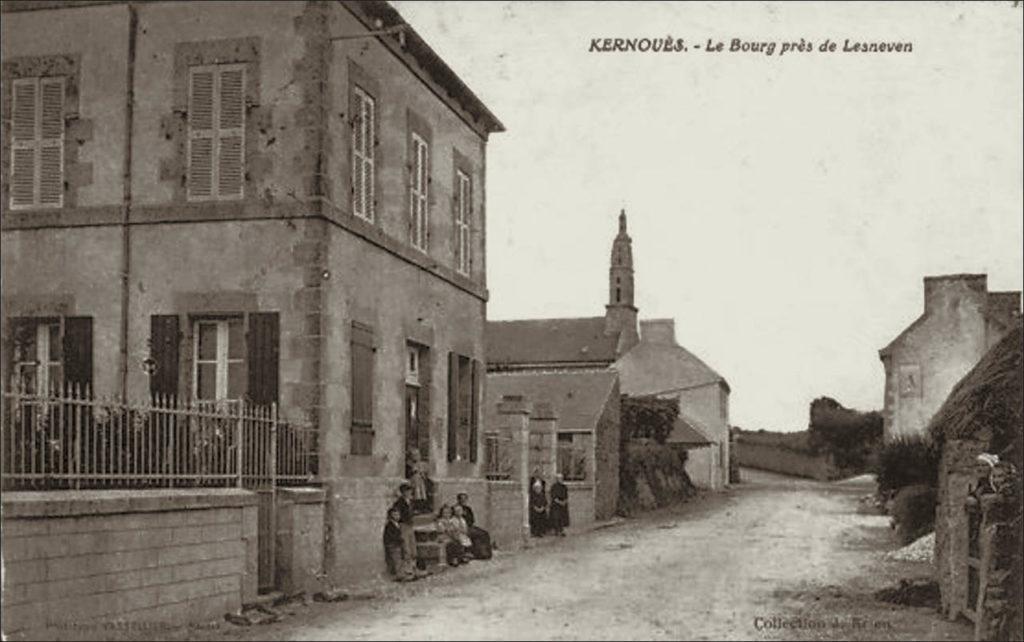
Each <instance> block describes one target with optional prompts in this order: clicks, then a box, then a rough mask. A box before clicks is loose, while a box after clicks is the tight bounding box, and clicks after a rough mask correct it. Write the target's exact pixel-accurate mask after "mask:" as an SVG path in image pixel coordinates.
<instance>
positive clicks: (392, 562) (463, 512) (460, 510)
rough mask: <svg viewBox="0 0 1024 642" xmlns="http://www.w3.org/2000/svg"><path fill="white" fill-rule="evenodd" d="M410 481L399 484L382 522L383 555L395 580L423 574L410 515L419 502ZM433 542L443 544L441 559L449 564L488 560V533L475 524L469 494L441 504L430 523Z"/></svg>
mask: <svg viewBox="0 0 1024 642" xmlns="http://www.w3.org/2000/svg"><path fill="white" fill-rule="evenodd" d="M414 490H415V489H414V487H413V485H412V484H409V483H403V484H402V485H401V486H400V487H399V497H398V499H397V500H396V501H395V503H394V504H392V505H391V507H390V508H389V509H388V520H387V523H386V524H385V525H384V554H385V559H386V561H387V565H388V573H390V574H391V576H392V577H393V578H395V580H397V581H399V582H407V581H411V580H416V579H419V578H421V577H424V576H426V575H427V573H426V571H425V569H424V568H423V565H422V564H420V562H419V560H418V559H417V555H416V533H415V530H414V524H413V516H414V515H415V514H416V513H417V512H418V511H417V510H416V509H417V508H419V507H420V504H419V503H418V502H417V500H416V499H414ZM434 526H435V531H436V534H437V542H438V543H439V544H440V545H442V546H444V550H445V558H446V559H447V562H448V564H449V565H451V566H459V565H461V564H466V563H468V562H469V561H471V560H474V559H490V557H491V536H490V534H489V533H488V532H487V531H486V530H484V529H482V528H480V527H479V526H477V525H476V517H475V516H474V514H473V509H472V508H471V507H470V506H469V495H467V494H466V493H459V494H458V495H457V497H456V503H455V504H454V505H451V504H444V505H442V506H441V508H440V510H439V511H438V512H437V519H436V521H435V523H434Z"/></svg>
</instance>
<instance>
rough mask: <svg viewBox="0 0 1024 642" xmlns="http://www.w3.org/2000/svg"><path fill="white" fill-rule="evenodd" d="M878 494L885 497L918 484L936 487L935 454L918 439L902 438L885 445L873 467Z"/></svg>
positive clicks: (928, 442)
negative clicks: (876, 479)
mask: <svg viewBox="0 0 1024 642" xmlns="http://www.w3.org/2000/svg"><path fill="white" fill-rule="evenodd" d="M874 472H875V474H876V475H877V478H878V494H879V495H881V496H882V497H889V496H891V495H892V494H893V493H895V492H896V491H898V490H900V489H901V488H906V487H908V486H913V485H917V484H922V485H925V486H929V487H931V488H936V487H937V486H938V476H939V450H938V448H936V447H935V444H934V443H933V442H932V441H931V440H930V439H926V438H922V437H904V438H900V439H896V440H893V441H890V442H888V443H886V444H885V445H884V446H882V447H881V449H880V450H879V451H878V454H877V457H876V464H875V470H874Z"/></svg>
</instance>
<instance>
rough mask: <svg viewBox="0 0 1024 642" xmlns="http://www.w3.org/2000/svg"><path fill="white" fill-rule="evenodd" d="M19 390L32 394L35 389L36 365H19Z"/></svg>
mask: <svg viewBox="0 0 1024 642" xmlns="http://www.w3.org/2000/svg"><path fill="white" fill-rule="evenodd" d="M21 391H22V392H25V393H28V394H34V393H35V391H36V367H35V366H32V365H22V366H21Z"/></svg>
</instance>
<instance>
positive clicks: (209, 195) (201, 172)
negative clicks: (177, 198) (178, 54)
mask: <svg viewBox="0 0 1024 642" xmlns="http://www.w3.org/2000/svg"><path fill="white" fill-rule="evenodd" d="M244 186H245V67H244V66H242V65H210V66H203V67H192V68H191V69H190V70H189V101H188V198H189V200H193V201H201V200H231V199H239V198H242V196H243V195H244Z"/></svg>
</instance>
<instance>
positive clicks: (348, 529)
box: [324, 477, 404, 587]
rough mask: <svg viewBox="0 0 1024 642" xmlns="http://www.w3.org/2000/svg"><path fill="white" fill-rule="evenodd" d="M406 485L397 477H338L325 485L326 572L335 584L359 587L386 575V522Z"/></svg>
mask: <svg viewBox="0 0 1024 642" xmlns="http://www.w3.org/2000/svg"><path fill="white" fill-rule="evenodd" d="M403 481H404V480H402V479H401V478H397V477H336V478H334V479H330V480H327V481H325V482H324V488H325V490H326V491H327V506H326V510H327V517H326V519H325V520H324V521H325V524H326V528H327V531H326V532H325V533H324V538H325V540H326V543H325V549H326V551H325V558H324V570H325V571H326V573H327V577H328V579H329V580H330V583H331V584H333V585H334V586H340V587H348V586H355V585H358V584H360V583H362V582H364V581H366V580H368V579H373V578H382V577H384V576H385V575H386V573H387V566H386V564H385V562H384V544H383V540H382V536H383V535H382V534H383V531H384V520H385V518H386V517H387V510H388V507H389V506H391V504H393V503H394V502H395V499H396V497H397V495H396V491H397V490H398V487H399V485H400V484H401V483H402V482H403Z"/></svg>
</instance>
